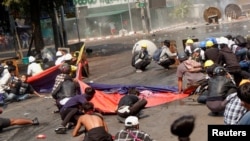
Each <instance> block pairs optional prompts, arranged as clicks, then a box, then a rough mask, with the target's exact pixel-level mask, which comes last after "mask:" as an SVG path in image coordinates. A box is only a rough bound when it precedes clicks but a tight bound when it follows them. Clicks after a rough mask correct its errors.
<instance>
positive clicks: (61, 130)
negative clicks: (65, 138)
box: [55, 126, 66, 134]
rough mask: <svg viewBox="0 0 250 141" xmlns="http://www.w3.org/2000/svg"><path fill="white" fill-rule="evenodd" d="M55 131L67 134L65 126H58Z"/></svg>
mask: <svg viewBox="0 0 250 141" xmlns="http://www.w3.org/2000/svg"><path fill="white" fill-rule="evenodd" d="M55 132H56V133H57V134H66V128H65V127H62V126H61V127H58V128H56V129H55Z"/></svg>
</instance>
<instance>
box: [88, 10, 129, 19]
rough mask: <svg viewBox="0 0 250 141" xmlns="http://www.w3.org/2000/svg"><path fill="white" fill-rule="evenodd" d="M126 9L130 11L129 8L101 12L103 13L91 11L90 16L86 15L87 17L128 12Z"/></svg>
mask: <svg viewBox="0 0 250 141" xmlns="http://www.w3.org/2000/svg"><path fill="white" fill-rule="evenodd" d="M126 11H128V10H116V11H108V12H101V13H91V14H89V15H88V16H86V18H94V17H102V16H110V15H116V14H121V13H123V12H126Z"/></svg>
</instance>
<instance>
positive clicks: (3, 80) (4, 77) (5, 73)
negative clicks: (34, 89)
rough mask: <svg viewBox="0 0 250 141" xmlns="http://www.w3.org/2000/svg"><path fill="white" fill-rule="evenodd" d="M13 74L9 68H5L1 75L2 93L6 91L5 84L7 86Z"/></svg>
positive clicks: (0, 88) (0, 90)
mask: <svg viewBox="0 0 250 141" xmlns="http://www.w3.org/2000/svg"><path fill="white" fill-rule="evenodd" d="M10 78H11V75H10V73H9V71H8V69H4V71H3V72H2V75H0V93H5V91H4V86H6V85H7V84H8V83H9V81H10Z"/></svg>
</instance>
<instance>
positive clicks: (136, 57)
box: [132, 44, 152, 73]
mask: <svg viewBox="0 0 250 141" xmlns="http://www.w3.org/2000/svg"><path fill="white" fill-rule="evenodd" d="M151 59H152V58H151V57H150V55H149V54H148V50H147V44H142V46H141V50H140V51H138V52H134V54H133V57H132V66H133V67H135V69H136V72H138V73H139V72H142V71H144V70H145V69H146V67H147V66H148V65H149V64H150V63H151Z"/></svg>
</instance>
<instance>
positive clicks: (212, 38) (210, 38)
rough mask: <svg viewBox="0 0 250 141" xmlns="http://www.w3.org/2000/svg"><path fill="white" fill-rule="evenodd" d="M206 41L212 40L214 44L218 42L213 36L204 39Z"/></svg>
mask: <svg viewBox="0 0 250 141" xmlns="http://www.w3.org/2000/svg"><path fill="white" fill-rule="evenodd" d="M206 41H212V42H213V43H214V44H218V43H217V40H216V38H214V37H209V38H207V39H206Z"/></svg>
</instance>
